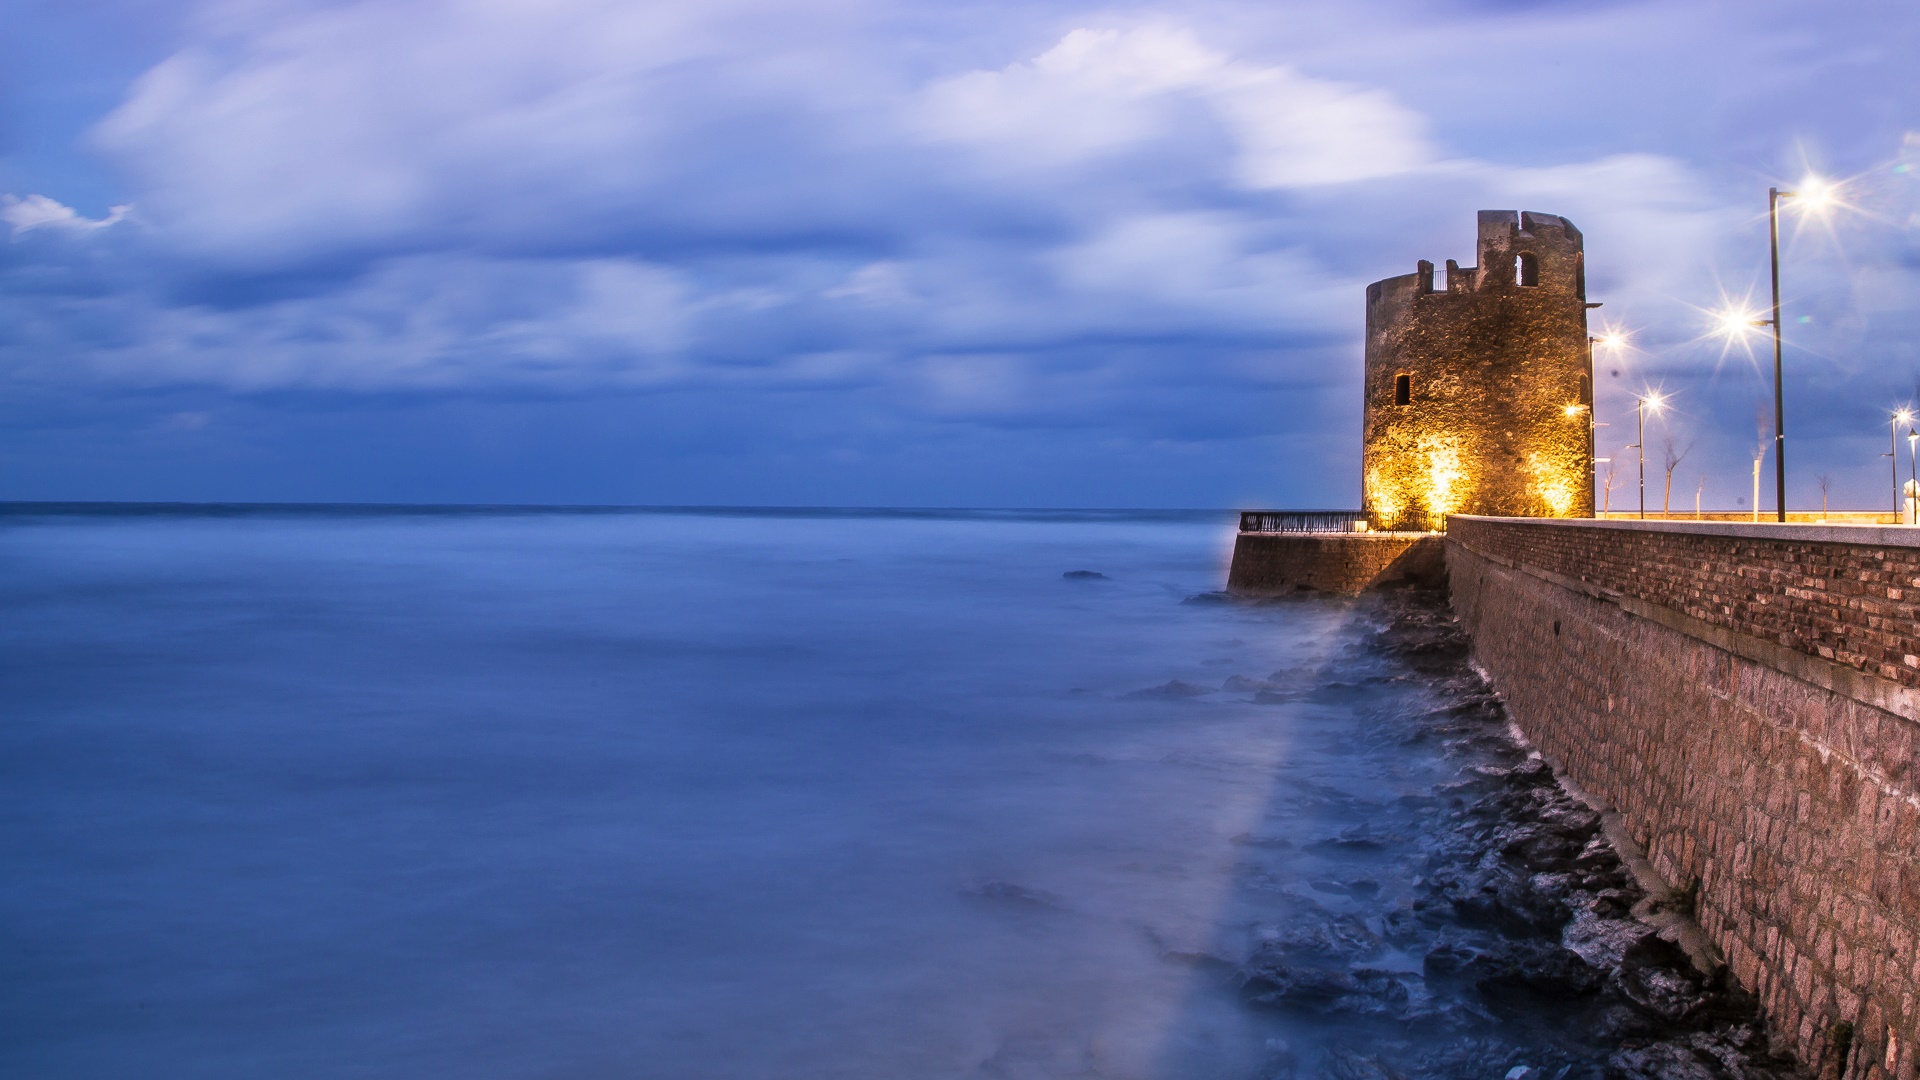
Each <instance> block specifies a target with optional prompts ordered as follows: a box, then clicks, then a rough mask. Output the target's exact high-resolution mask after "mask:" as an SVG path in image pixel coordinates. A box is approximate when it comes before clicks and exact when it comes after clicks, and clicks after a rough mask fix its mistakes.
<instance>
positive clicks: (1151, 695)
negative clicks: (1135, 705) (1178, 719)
mask: <svg viewBox="0 0 1920 1080" xmlns="http://www.w3.org/2000/svg"><path fill="white" fill-rule="evenodd" d="M1211 693H1213V690H1212V688H1210V687H1205V686H1195V685H1194V684H1193V683H1190V682H1181V681H1180V680H1179V679H1169V680H1167V681H1166V682H1163V683H1161V684H1160V685H1159V686H1149V687H1147V688H1146V689H1145V690H1135V691H1134V692H1132V693H1131V694H1126V695H1123V696H1125V697H1127V698H1129V699H1131V700H1135V701H1183V700H1185V699H1187V698H1196V697H1200V696H1202V695H1204V694H1211Z"/></svg>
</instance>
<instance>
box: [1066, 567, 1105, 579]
mask: <svg viewBox="0 0 1920 1080" xmlns="http://www.w3.org/2000/svg"><path fill="white" fill-rule="evenodd" d="M1060 576H1061V577H1063V578H1066V579H1067V580H1068V581H1109V580H1112V579H1110V578H1108V577H1107V575H1105V574H1103V573H1101V572H1100V571H1098V570H1069V571H1067V572H1066V573H1064V574H1061V575H1060Z"/></svg>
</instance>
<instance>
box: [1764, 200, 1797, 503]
mask: <svg viewBox="0 0 1920 1080" xmlns="http://www.w3.org/2000/svg"><path fill="white" fill-rule="evenodd" d="M1794 194H1796V193H1795V192H1791V191H1781V190H1780V189H1779V188H1772V187H1770V188H1768V189H1767V248H1768V250H1769V252H1770V253H1771V254H1772V256H1773V318H1771V319H1769V320H1767V321H1768V322H1769V323H1771V324H1772V325H1773V487H1774V506H1775V508H1776V509H1775V513H1776V514H1778V515H1779V516H1778V518H1777V519H1776V520H1779V521H1785V520H1787V431H1786V418H1787V414H1786V403H1785V401H1784V399H1783V397H1782V395H1781V391H1780V198H1781V196H1783V195H1784V196H1786V197H1788V198H1791V197H1793V195H1794ZM1756 509H1757V508H1756Z"/></svg>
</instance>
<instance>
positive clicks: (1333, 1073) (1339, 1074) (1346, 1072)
mask: <svg viewBox="0 0 1920 1080" xmlns="http://www.w3.org/2000/svg"><path fill="white" fill-rule="evenodd" d="M1319 1075H1320V1078H1321V1080H1407V1076H1406V1074H1405V1073H1402V1072H1399V1071H1397V1070H1395V1069H1391V1068H1388V1067H1387V1066H1386V1065H1385V1064H1383V1063H1382V1062H1381V1061H1380V1059H1379V1058H1376V1057H1369V1056H1367V1055H1366V1054H1362V1053H1361V1052H1360V1051H1358V1050H1355V1049H1353V1048H1352V1047H1349V1046H1340V1045H1334V1046H1330V1047H1328V1048H1327V1056H1326V1057H1325V1058H1324V1059H1322V1060H1321V1062H1320V1073H1319Z"/></svg>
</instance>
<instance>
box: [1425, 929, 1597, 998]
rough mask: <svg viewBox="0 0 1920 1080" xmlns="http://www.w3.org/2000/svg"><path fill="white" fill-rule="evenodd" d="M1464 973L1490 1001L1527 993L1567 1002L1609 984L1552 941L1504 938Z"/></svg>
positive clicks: (1588, 966)
mask: <svg viewBox="0 0 1920 1080" xmlns="http://www.w3.org/2000/svg"><path fill="white" fill-rule="evenodd" d="M1460 974H1461V975H1462V976H1463V977H1465V978H1467V979H1471V980H1472V981H1473V985H1474V988H1475V989H1477V990H1479V991H1480V993H1481V995H1482V996H1483V997H1486V998H1488V999H1490V1000H1499V999H1501V998H1511V997H1513V996H1514V995H1525V996H1526V997H1527V998H1529V999H1539V998H1546V999H1550V1000H1560V1001H1567V1000H1572V999H1574V998H1582V997H1588V996H1591V995H1593V994H1595V993H1597V992H1598V991H1599V990H1600V988H1601V987H1602V986H1604V985H1606V981H1607V976H1606V973H1605V972H1603V971H1601V970H1599V969H1598V968H1595V967H1594V966H1593V965H1591V964H1589V963H1587V962H1586V961H1585V960H1582V959H1581V958H1580V956H1579V954H1577V953H1575V952H1573V951H1572V950H1571V949H1567V948H1565V947H1564V946H1562V945H1560V944H1558V943H1557V942H1551V941H1537V940H1535V941H1524V940H1523V941H1503V942H1500V943H1499V945H1498V946H1497V947H1495V948H1493V949H1490V950H1488V951H1486V952H1483V953H1481V954H1479V955H1478V956H1475V957H1474V958H1473V959H1471V960H1469V961H1468V962H1467V963H1466V965H1465V966H1464V967H1463V968H1461V970H1460Z"/></svg>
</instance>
